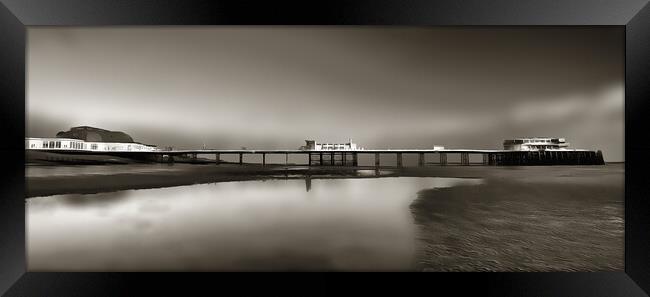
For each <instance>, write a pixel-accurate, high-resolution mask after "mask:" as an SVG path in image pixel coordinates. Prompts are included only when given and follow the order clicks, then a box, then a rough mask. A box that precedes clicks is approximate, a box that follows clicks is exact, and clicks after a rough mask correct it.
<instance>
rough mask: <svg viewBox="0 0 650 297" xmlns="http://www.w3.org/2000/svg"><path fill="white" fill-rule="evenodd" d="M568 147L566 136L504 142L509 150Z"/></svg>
mask: <svg viewBox="0 0 650 297" xmlns="http://www.w3.org/2000/svg"><path fill="white" fill-rule="evenodd" d="M568 147H569V144H568V143H567V142H566V140H565V139H564V138H549V137H528V138H515V139H508V140H505V141H504V142H503V149H504V150H509V151H541V150H567V149H568Z"/></svg>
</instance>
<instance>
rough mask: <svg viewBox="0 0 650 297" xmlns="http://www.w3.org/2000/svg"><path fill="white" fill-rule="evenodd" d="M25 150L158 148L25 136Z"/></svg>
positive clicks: (139, 144)
mask: <svg viewBox="0 0 650 297" xmlns="http://www.w3.org/2000/svg"><path fill="white" fill-rule="evenodd" d="M25 149H26V150H46V151H47V150H52V151H53V150H57V151H60V150H69V151H89V152H139V151H156V150H158V148H157V147H156V146H153V145H146V144H142V143H136V142H132V143H123V142H89V141H84V140H81V139H72V138H35V137H26V138H25Z"/></svg>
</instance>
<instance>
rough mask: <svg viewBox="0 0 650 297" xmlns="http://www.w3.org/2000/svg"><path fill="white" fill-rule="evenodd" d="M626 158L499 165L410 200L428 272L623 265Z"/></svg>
mask: <svg viewBox="0 0 650 297" xmlns="http://www.w3.org/2000/svg"><path fill="white" fill-rule="evenodd" d="M623 167H624V166H623V165H622V164H615V165H607V166H593V167H589V166H584V167H570V166H566V167H565V166H558V167H554V168H553V170H548V168H544V167H525V168H524V167H522V168H498V169H495V170H494V171H493V172H491V173H490V174H488V175H486V179H485V183H484V184H481V185H478V186H460V187H453V188H445V189H429V190H425V191H421V192H420V193H419V197H418V199H417V200H416V201H414V203H413V204H412V205H411V211H412V213H413V216H414V219H415V222H416V224H417V225H418V226H419V228H420V240H422V242H424V244H423V245H422V246H421V248H420V250H419V253H420V255H419V256H418V257H417V258H418V259H421V260H420V262H419V263H418V269H419V270H424V271H623V270H624V256H623V251H624V222H623V202H624V191H623V189H624V172H623Z"/></svg>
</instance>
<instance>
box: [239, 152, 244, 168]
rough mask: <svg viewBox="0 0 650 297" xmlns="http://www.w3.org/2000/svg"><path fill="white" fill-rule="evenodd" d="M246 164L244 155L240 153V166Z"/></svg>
mask: <svg viewBox="0 0 650 297" xmlns="http://www.w3.org/2000/svg"><path fill="white" fill-rule="evenodd" d="M242 164H244V154H242V153H239V165H242Z"/></svg>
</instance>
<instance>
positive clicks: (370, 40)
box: [18, 26, 625, 272]
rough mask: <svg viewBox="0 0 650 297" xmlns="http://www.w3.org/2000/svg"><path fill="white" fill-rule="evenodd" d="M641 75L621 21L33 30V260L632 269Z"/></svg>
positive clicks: (207, 267) (28, 135) (183, 267)
mask: <svg viewBox="0 0 650 297" xmlns="http://www.w3.org/2000/svg"><path fill="white" fill-rule="evenodd" d="M624 67H625V28H624V27H607V26H604V27H603V26H600V27H599V26H581V27H563V26H559V27H536V26H512V27H473V26H460V27H416V26H413V27H411V26H390V27H384V26H372V27H368V26H292V27H289V26H263V27H262V26H201V27H198V26H196V27H195V26H163V27H147V26H120V27H117V26H116V27H112V26H106V27H49V26H30V27H28V28H27V47H26V98H25V110H26V114H25V119H26V123H25V127H26V131H25V162H26V163H25V185H26V187H25V194H26V197H25V206H26V210H25V220H26V230H25V236H26V249H27V251H26V257H27V259H26V261H27V271H30V272H51V271H57V272H58V271H70V272H72V271H74V272H127V271H421V272H565V271H581V272H595V271H616V272H623V271H624V270H625V267H624V235H625V234H624V230H625V228H624V223H625V222H624V199H625V191H624V190H625V139H624V130H625V117H624V106H625V104H624V98H625V88H624V86H625V68H624ZM18 149H19V150H20V148H18ZM21 201H22V200H21Z"/></svg>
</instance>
